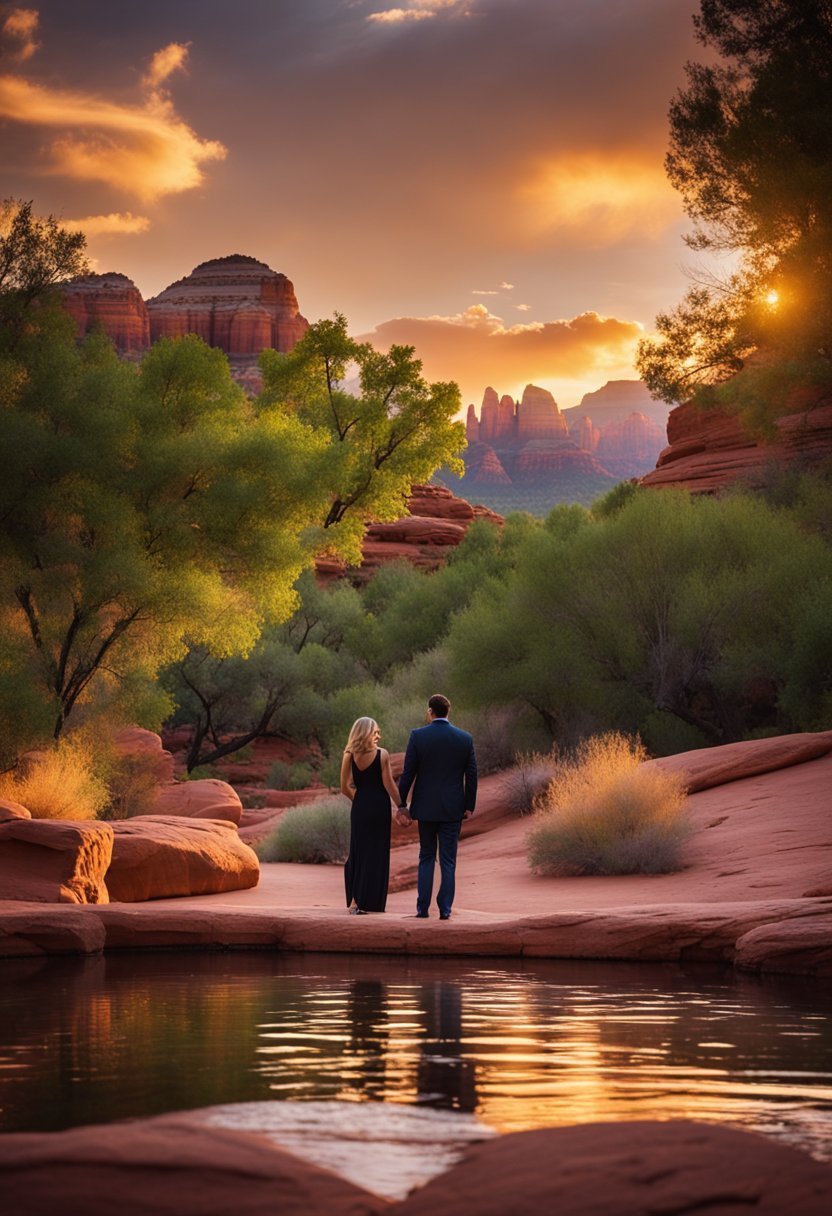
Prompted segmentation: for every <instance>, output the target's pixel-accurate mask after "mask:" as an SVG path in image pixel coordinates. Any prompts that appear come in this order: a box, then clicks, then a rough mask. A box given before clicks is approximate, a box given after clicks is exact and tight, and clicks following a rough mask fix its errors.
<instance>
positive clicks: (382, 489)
mask: <svg viewBox="0 0 832 1216" xmlns="http://www.w3.org/2000/svg"><path fill="white" fill-rule="evenodd" d="M260 364H261V367H262V370H263V382H264V387H263V393H262V396H261V398H260V408H261V410H262V412H263V413H264V414H266V415H276V416H292V417H295V418H297V419H299V420H300V421H302V422H304V423H306V424H308V425H310V426H312V427H313V428H315V429H316V430H318V429H320V430H324V431H325V432H326V433H327V434H328V435H329V436H330V437H331V440H332V444H331V448H330V452H329V464H328V468H327V476H328V490H329V497H328V501H327V504H326V507H325V509H324V510H323V511H322V512H321V515H320V520H319V523H320V528H321V535H320V541H319V543H320V545H321V548H322V549H330V550H332V551H335V552H338V553H339V554H341V555H342V556H343V557H344V558H346V559H347V560H348V561H350V562H352V563H354V564H356V565H357V564H358V563H359V562H360V560H361V541H362V539H363V535H364V525H365V523H366V521H367V520H369V519H377V520H393V519H398V518H399V517H400V516H401V515H402V514H403V513H404V508H405V501H406V498H407V495H408V494H409V492H410V487H411V485H412V484H413V483H414V482H418V481H425V480H427V479H428V478H429V477H430V476H431V475H432V474H433V473H434V472H435V471H436V470H437V469H438V468H439V467H440V466H442V465H446V466H448V467H449V468H451V469H452V470H453V471H455V472H458V473H460V474H461V473H462V472H463V465H462V462H461V460H460V459H459V453H460V452H461V451H462V450H463V448H464V447H465V428H464V426H463V425H462V423H461V422H455V421H454V416H455V415H456V414H457V412H458V411H459V409H460V404H461V402H460V396H459V388H458V387H457V385H456V384H453V383H447V384H444V383H437V384H428V383H427V382H426V381H425V380H424V379H423V377H422V375H421V371H422V364H421V362H420V361H419V360H418V359H416V358H415V356H414V349H413V347H412V346H391V348H390V350H389V351H388V352H387V353H386V354H383V353H381V352H379V351H375V350H373V348H372V347H371V346H370V345H369V344H367V343H360V342H356V341H355V340H354V339H353V338H350V336H349V334H348V333H347V323H346V320H345V319H344V317H343V316H341V315H336V317H335V319H334V320H332V321H329V320H324V321H319V322H318V323H317V324H316V325H313V326H311V327H310V329H309V331H308V332H307V333H306V335H305V336H304V337H303V338H302V339H301V341H300V342H299V343H298V344H297V346H295V348H294V350H292V351H291V352H290V353H289V354H280V353H278V352H277V351H273V350H268V351H264V352H263V354H262V355H261V357H260ZM351 374H352V377H353V378H352V380H351V379H350V376H351ZM356 381H357V383H356ZM351 388H354V389H355V390H356V391H350V389H351Z"/></svg>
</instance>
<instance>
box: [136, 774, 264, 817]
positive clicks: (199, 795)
mask: <svg viewBox="0 0 832 1216" xmlns="http://www.w3.org/2000/svg"><path fill="white" fill-rule="evenodd" d="M242 813H243V804H242V802H241V801H240V798H239V795H238V794H237V791H236V790H235V789H233V788H232V786H230V785H229V784H228V782H227V781H219V780H218V779H217V778H216V777H206V778H204V779H202V780H200V781H176V782H173V783H172V784H170V785H165V786H163V787H162V789H161V790H160V791H159V793H158V794H157V795H156V799H155V801H154V803H153V809H152V810H151V811H150V814H151V815H181V816H182V817H183V818H186V819H227V820H229V822H231V823H234V824H238V823H239V822H240V816H241V815H242Z"/></svg>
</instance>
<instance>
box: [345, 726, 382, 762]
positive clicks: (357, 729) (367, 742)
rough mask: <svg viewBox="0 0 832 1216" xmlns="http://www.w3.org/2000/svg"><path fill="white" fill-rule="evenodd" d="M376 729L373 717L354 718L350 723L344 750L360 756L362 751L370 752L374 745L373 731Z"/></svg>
mask: <svg viewBox="0 0 832 1216" xmlns="http://www.w3.org/2000/svg"><path fill="white" fill-rule="evenodd" d="M377 730H378V722H376V720H375V718H356V720H355V721H354V722H353V724H352V730H351V731H350V734H349V738H348V739H347V745H346V747H345V748H344V751H345V752H349V753H350V755H352V756H360V755H361V753H362V752H370V751H372V750H373V748H374V747H375V744H374V743H373V732H374V731H377Z"/></svg>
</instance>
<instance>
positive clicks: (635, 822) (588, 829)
mask: <svg viewBox="0 0 832 1216" xmlns="http://www.w3.org/2000/svg"><path fill="white" fill-rule="evenodd" d="M645 759H646V753H645V750H644V748H643V746H642V744H641V743H640V742H639V741H637V740H633V739H630V738H628V737H627V736H625V735H621V734H618V733H611V734H606V735H600V736H598V737H597V738H594V739H590V740H589V741H588V742H586V743H584V744H583V745H582V746H581V747H580V748H579V749H578V750H577V752H576V753H575V755H574V757H573V758H572V759H571V760H566V761H563V762H561V764H560V765H559V766H558V769H557V772H556V773H555V775H554V777H553V778H552V780H551V781H550V782H549V784H548V785H547V787H546V789H545V790H544V792H543V793H542V794H541V795H539V797H538V798H537V800H536V802H535V807H534V810H535V816H536V818H537V823H536V825H535V826H534V827H533V828H532V830H531V831H530V833H529V837H528V856H529V864H530V865H531V867H532V869H534V870H536V871H537V872H538V873H540V874H562V875H563V874H666V873H669V872H670V871H672V870H678V869H680V868H681V862H680V860H679V858H680V852H681V847H682V844H683V842H684V840H685V837H686V836H687V833H688V830H689V829H688V824H687V820H686V818H685V815H684V809H685V803H686V798H687V795H686V793H685V788H684V784H683V779H682V777H681V776H679V775H678V774H675V773H662V772H659V771H657V770H655V769H648V768H645V767H643V763H642V762H643V761H644V760H645Z"/></svg>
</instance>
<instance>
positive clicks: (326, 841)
mask: <svg viewBox="0 0 832 1216" xmlns="http://www.w3.org/2000/svg"><path fill="white" fill-rule="evenodd" d="M349 851H350V802H349V799H348V798H344V797H343V796H342V795H340V794H338V795H335V796H332V797H328V798H320V799H319V800H318V801H317V802H310V803H308V804H307V805H306V806H295V807H292V808H291V809H290V810H288V811H287V812H286V813H285V815H281V817H280V820H279V822H278V824H277V827H276V828H275V829H274V831H273V832H272V833H271V834H270V835H268V836H267V837H266V839H265V840H262V841H260V843H259V844H258V845H256V846H255V852H256V853H257V856H258V857H259V858H260V860H261V861H299V862H305V863H308V864H317V865H320V864H322V863H323V864H325V863H327V862H343V861H346V859H347V854H348V853H349Z"/></svg>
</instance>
